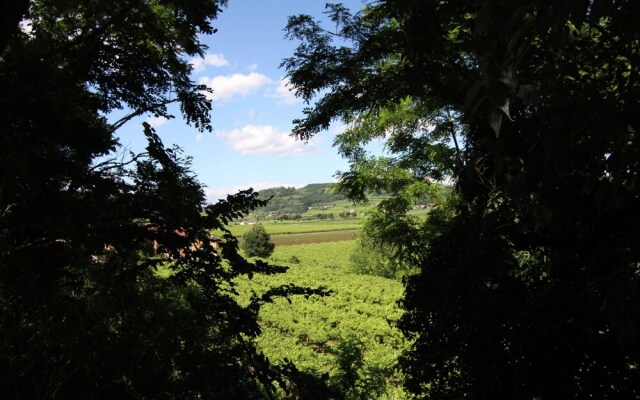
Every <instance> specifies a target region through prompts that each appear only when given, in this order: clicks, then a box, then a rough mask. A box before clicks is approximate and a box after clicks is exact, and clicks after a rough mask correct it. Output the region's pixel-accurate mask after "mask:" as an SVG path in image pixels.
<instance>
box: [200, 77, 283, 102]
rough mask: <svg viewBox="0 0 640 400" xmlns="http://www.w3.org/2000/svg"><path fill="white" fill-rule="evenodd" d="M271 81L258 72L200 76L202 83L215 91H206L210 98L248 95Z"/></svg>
mask: <svg viewBox="0 0 640 400" xmlns="http://www.w3.org/2000/svg"><path fill="white" fill-rule="evenodd" d="M270 82H271V80H270V79H269V78H267V77H266V76H265V75H262V74H258V73H256V72H252V73H250V74H248V75H243V74H233V75H230V76H216V77H214V78H209V77H206V76H205V77H202V78H200V83H201V84H204V85H206V86H207V87H210V88H211V89H213V93H206V96H207V98H208V99H209V100H229V99H231V98H233V97H235V96H243V97H244V96H248V95H250V94H253V93H255V92H256V91H257V90H258V89H260V88H261V87H263V86H264V85H267V84H269V83H270Z"/></svg>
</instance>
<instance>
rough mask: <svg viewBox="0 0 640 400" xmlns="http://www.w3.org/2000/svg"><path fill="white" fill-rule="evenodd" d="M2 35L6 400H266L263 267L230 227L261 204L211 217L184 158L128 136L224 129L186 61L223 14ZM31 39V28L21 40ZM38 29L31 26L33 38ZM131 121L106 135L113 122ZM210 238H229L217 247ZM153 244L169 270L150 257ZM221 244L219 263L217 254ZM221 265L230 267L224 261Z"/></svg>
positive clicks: (88, 11) (142, 6)
mask: <svg viewBox="0 0 640 400" xmlns="http://www.w3.org/2000/svg"><path fill="white" fill-rule="evenodd" d="M5 3H6V4H4V5H3V12H2V25H1V26H2V29H1V30H0V88H1V91H2V94H3V95H2V97H1V98H0V125H1V130H2V135H0V173H1V174H2V177H1V178H0V325H1V326H2V329H1V330H0V343H1V344H0V365H1V367H0V369H1V371H2V373H1V374H0V392H2V393H3V395H4V396H5V398H41V399H48V398H87V399H90V398H104V397H109V398H169V397H171V398H255V397H270V395H271V393H273V392H274V390H275V389H274V387H273V386H274V384H275V383H276V382H281V383H282V379H283V378H282V376H281V374H280V370H278V369H277V368H275V367H273V366H271V365H269V363H268V362H267V360H266V359H265V358H264V357H263V356H262V355H261V354H259V353H258V352H257V351H256V349H255V347H254V345H253V342H252V338H254V337H255V336H256V335H258V334H259V333H260V327H259V325H258V323H257V315H258V309H259V306H260V304H262V303H263V302H266V301H271V297H273V296H276V295H288V294H291V293H299V294H307V295H308V294H311V293H316V292H317V291H312V290H307V289H302V288H295V287H291V286H287V287H284V288H274V289H273V290H272V291H271V292H269V293H267V294H265V295H264V296H262V297H261V298H254V299H253V300H252V301H251V302H250V304H248V305H246V306H242V305H240V304H238V303H237V302H236V301H235V300H234V298H235V297H234V296H235V289H234V286H235V284H234V279H235V278H236V277H238V276H240V275H249V276H251V275H252V274H253V273H267V274H270V273H277V272H282V271H284V268H283V267H277V266H271V265H268V264H266V263H264V262H255V263H250V262H248V261H246V260H245V259H244V258H242V257H241V256H240V255H239V254H238V242H237V240H236V239H235V238H234V237H233V236H232V235H231V234H230V233H229V232H228V231H227V230H226V228H225V225H226V224H227V223H228V222H229V221H230V220H231V219H234V218H238V217H239V216H241V215H243V214H245V213H248V212H249V211H251V210H253V209H254V208H256V207H258V206H260V205H264V201H261V200H258V199H257V198H256V194H255V193H253V192H252V191H251V190H247V191H242V192H240V193H238V194H236V195H233V196H229V197H228V198H227V199H226V200H222V201H220V202H218V203H216V204H210V205H207V204H206V203H205V196H204V192H203V189H202V185H201V184H200V183H199V182H198V181H197V179H196V177H195V176H194V175H193V173H192V172H191V170H190V160H189V158H188V157H185V156H183V155H182V153H181V151H180V149H179V148H175V147H173V148H172V147H166V146H165V145H164V144H163V143H162V141H161V139H160V137H159V136H158V135H157V134H156V133H155V132H154V130H153V129H152V128H151V127H150V126H149V125H147V124H145V125H144V127H143V133H144V135H145V137H146V138H147V142H148V145H147V148H146V151H145V152H144V153H142V154H126V153H125V152H124V151H122V149H121V147H120V145H119V143H118V142H117V139H116V137H115V131H116V130H117V129H118V127H120V126H122V124H124V123H126V122H127V121H129V120H130V119H131V118H132V117H133V116H137V115H142V114H154V115H156V116H165V117H167V118H170V117H172V116H171V115H170V114H169V112H168V108H167V106H168V105H169V104H171V103H177V104H178V105H179V109H180V112H181V114H182V117H183V118H184V119H185V120H186V121H187V122H188V123H190V124H192V125H193V126H194V127H195V128H197V129H200V130H208V129H211V126H210V122H211V121H210V118H209V113H208V111H209V110H210V108H211V104H210V102H209V101H208V100H207V99H206V97H205V96H204V94H203V90H204V88H203V87H200V86H198V85H196V84H195V83H193V82H192V81H191V80H190V78H189V73H190V69H191V67H190V66H189V64H188V63H187V61H186V58H187V56H196V55H202V53H203V50H204V46H203V45H202V44H201V43H200V42H199V35H201V34H210V33H213V32H214V31H215V29H214V28H213V26H212V20H213V19H214V18H215V17H216V16H217V14H218V13H219V11H220V7H222V6H224V5H225V4H226V1H223V0H221V1H209V0H207V1H205V0H186V1H183V0H180V1H173V0H149V1H147V0H145V1H142V0H124V1H117V2H112V1H101V0H87V1H57V0H56V1H50V0H33V1H12V2H5ZM21 21H22V23H23V24H22V25H23V26H24V25H29V26H30V29H26V28H21V27H20V23H21ZM27 23H28V24H27ZM117 109H121V110H124V111H126V112H128V113H129V114H128V115H126V116H125V117H123V118H122V119H121V120H120V121H117V122H115V123H109V122H108V121H107V119H106V117H105V116H106V115H108V114H109V113H110V112H111V111H113V110H117ZM213 229H219V230H223V231H224V232H225V234H224V237H223V238H218V239H214V238H211V237H210V235H209V232H210V231H211V230H213ZM154 242H155V243H156V246H155V247H157V249H158V255H157V256H154V255H153V254H151V253H150V252H148V251H147V249H149V248H150V247H151V244H152V243H154ZM214 242H215V243H216V244H217V245H218V246H219V247H220V252H217V251H215V250H214V249H213V247H214V246H213V244H214ZM223 260H224V261H223Z"/></svg>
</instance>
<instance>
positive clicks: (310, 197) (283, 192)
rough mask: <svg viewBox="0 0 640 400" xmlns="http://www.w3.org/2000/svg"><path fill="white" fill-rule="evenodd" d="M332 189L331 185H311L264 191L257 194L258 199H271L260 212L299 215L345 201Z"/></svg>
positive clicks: (343, 197) (342, 196)
mask: <svg viewBox="0 0 640 400" xmlns="http://www.w3.org/2000/svg"><path fill="white" fill-rule="evenodd" d="M333 187H334V185H333V184H332V183H313V184H309V185H307V186H305V187H302V188H299V189H296V188H294V187H288V188H286V187H278V188H269V189H264V190H261V191H260V192H259V193H260V198H261V199H268V198H270V197H271V201H269V204H268V205H267V206H266V207H264V208H263V209H262V210H263V211H265V212H267V213H268V212H280V213H297V214H301V213H304V212H307V211H308V210H309V209H314V208H322V207H329V206H332V205H335V203H336V202H338V201H341V200H345V196H344V195H343V194H340V193H336V192H335V191H334V188H333ZM272 196H273V197H272Z"/></svg>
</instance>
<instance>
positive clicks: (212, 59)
mask: <svg viewBox="0 0 640 400" xmlns="http://www.w3.org/2000/svg"><path fill="white" fill-rule="evenodd" d="M189 64H191V67H192V68H193V72H202V71H204V70H205V69H206V68H207V65H212V66H214V67H225V66H227V65H229V61H227V59H226V58H224V55H223V54H211V53H207V54H205V55H204V57H196V58H192V59H191V61H189Z"/></svg>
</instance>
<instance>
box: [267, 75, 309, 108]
mask: <svg viewBox="0 0 640 400" xmlns="http://www.w3.org/2000/svg"><path fill="white" fill-rule="evenodd" d="M273 97H276V98H278V99H280V101H278V105H281V104H295V103H299V102H300V101H302V99H300V98H298V97H296V95H295V88H294V87H293V85H292V84H291V82H290V81H289V78H281V79H280V84H279V85H278V87H277V88H276V92H275V94H274V95H273Z"/></svg>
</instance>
